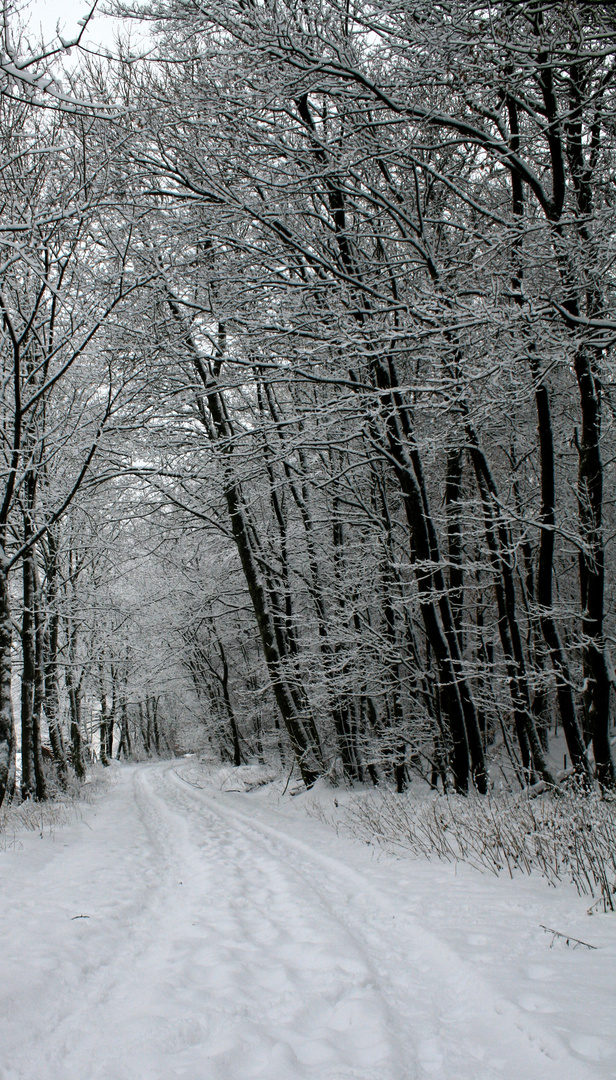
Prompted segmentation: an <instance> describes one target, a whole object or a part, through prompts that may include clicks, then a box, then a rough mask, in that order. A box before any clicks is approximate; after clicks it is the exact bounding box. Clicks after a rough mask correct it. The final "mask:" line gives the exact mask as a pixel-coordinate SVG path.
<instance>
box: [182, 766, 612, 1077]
mask: <svg viewBox="0 0 616 1080" xmlns="http://www.w3.org/2000/svg"><path fill="white" fill-rule="evenodd" d="M189 770H190V766H187V767H185V768H184V770H183V771H189ZM165 776H166V777H168V778H171V779H173V781H174V782H175V784H176V787H178V789H181V788H184V790H185V791H186V784H190V785H191V787H192V788H193V789H194V790H195V791H196V793H197V795H198V797H199V799H200V801H202V803H203V804H204V805H207V806H208V808H209V809H210V811H211V812H213V813H215V814H216V815H218V816H219V817H220V818H222V819H223V820H226V821H227V822H229V823H234V824H235V826H236V828H237V829H239V830H241V831H243V833H244V835H245V836H246V837H247V838H251V840H252V842H253V843H258V844H260V845H261V847H262V848H264V849H266V850H268V851H269V852H270V853H271V855H273V857H274V858H277V859H278V860H280V861H284V862H285V863H287V864H292V865H294V866H295V870H296V873H297V874H298V875H299V876H300V877H303V879H304V880H305V881H306V884H307V885H308V886H309V887H310V888H311V889H312V890H313V891H314V893H315V894H316V895H317V896H318V897H320V899H321V902H322V903H323V904H324V905H325V906H326V907H327V908H328V910H329V911H330V912H331V914H332V916H333V917H335V918H338V919H339V920H340V921H341V922H342V923H343V925H345V926H346V927H347V928H348V930H350V931H351V932H352V933H353V934H354V936H355V940H361V941H362V942H363V945H362V948H363V950H364V952H365V954H366V955H367V956H368V957H370V956H371V957H372V964H373V967H375V968H377V969H378V970H379V971H380V985H381V992H382V993H383V996H384V997H385V999H386V1000H387V1002H388V1004H389V1007H390V1012H391V1013H392V1014H393V1015H394V1016H396V1017H397V1018H398V1023H397V1027H398V1028H399V1029H401V1030H404V1029H406V1032H407V1033H408V1036H407V1039H406V1040H405V1041H406V1043H407V1047H406V1053H407V1060H411V1059H412V1058H415V1060H416V1063H417V1065H416V1070H417V1075H418V1076H419V1077H422V1078H423V1077H425V1078H426V1080H428V1078H430V1080H466V1078H468V1080H521V1077H522V1076H523V1077H524V1080H552V1078H553V1080H557V1078H558V1080H592V1078H593V1077H597V1076H598V1075H599V1074H598V1073H597V1072H596V1071H595V1070H594V1069H593V1067H592V1066H590V1065H588V1064H582V1063H581V1062H580V1060H579V1059H578V1058H574V1057H572V1056H571V1054H570V1053H569V1051H568V1048H567V1047H566V1045H565V1044H564V1043H563V1042H562V1041H561V1040H559V1038H558V1037H557V1036H555V1035H553V1034H552V1033H551V1032H547V1031H546V1030H545V1028H543V1027H542V1026H541V1024H540V1023H538V1022H535V1021H534V1020H533V1019H531V1018H529V1017H528V1016H527V1015H525V1014H524V1013H523V1012H522V1011H521V1010H520V1009H519V1008H518V1006H517V1005H515V1004H513V1003H512V1002H511V1001H510V1000H508V999H506V998H504V997H502V996H497V995H495V993H494V990H493V989H492V987H491V986H490V984H489V982H488V981H486V980H485V979H484V978H483V977H482V976H481V975H479V974H478V973H477V972H476V970H474V969H473V968H471V966H470V965H469V964H468V963H465V962H464V961H462V960H461V958H460V957H459V956H458V955H457V954H456V953H455V952H454V951H453V950H452V949H451V948H449V947H448V946H447V945H445V944H444V943H443V942H441V941H439V940H438V938H436V937H435V936H434V934H432V933H430V932H429V931H427V930H426V929H425V928H424V927H422V926H420V925H419V924H418V923H417V921H416V920H415V919H413V918H412V917H411V916H409V915H405V913H404V908H403V906H401V905H400V904H399V903H398V905H395V901H394V903H393V904H392V899H391V898H387V897H385V896H384V895H383V894H382V893H381V892H380V891H379V890H378V889H377V888H375V887H374V886H371V885H370V883H369V881H368V880H367V879H366V877H365V876H364V875H362V874H360V873H358V872H357V870H355V869H352V868H351V867H349V866H346V865H344V864H343V863H342V862H341V861H339V860H337V859H334V858H332V857H330V856H327V855H324V854H322V853H321V852H318V851H315V850H314V848H312V847H311V846H310V845H309V844H307V843H305V842H304V841H302V840H298V839H297V838H295V837H292V836H289V835H288V833H285V832H284V831H282V830H281V829H280V828H274V827H272V826H271V825H269V824H267V822H265V821H263V820H262V818H261V817H260V816H259V808H258V805H255V806H253V807H252V808H251V810H253V811H254V813H253V814H252V816H251V817H248V816H247V815H246V814H245V813H244V812H243V811H242V810H238V809H237V807H234V808H233V809H231V808H230V807H229V806H228V805H227V804H226V803H225V804H224V805H222V804H221V799H220V798H219V797H217V796H216V795H213V794H209V793H208V792H207V791H206V790H205V789H204V788H202V787H201V786H200V785H198V784H197V785H195V784H193V783H191V781H190V780H188V779H187V778H186V777H185V776H182V766H180V767H179V768H178V766H177V765H175V766H174V767H172V768H171V769H169V768H168V769H167V770H166V773H165ZM225 798H226V796H225ZM307 865H309V866H310V867H311V868H312V869H311V870H310V871H309V870H307ZM394 923H395V928H394V927H393V925H392V924H394ZM403 950H408V953H409V954H408V959H406V960H405V959H403V958H401V956H400V953H401V951H403ZM581 1069H583V1070H584V1072H583V1073H582V1072H581V1071H580V1070H581ZM409 1075H413V1073H409Z"/></svg>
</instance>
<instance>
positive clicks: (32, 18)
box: [22, 0, 121, 49]
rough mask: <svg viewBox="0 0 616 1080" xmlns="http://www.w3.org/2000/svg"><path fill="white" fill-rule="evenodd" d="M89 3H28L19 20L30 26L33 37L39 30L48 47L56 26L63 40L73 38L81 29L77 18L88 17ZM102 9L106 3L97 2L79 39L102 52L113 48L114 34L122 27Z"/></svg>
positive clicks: (53, 0)
mask: <svg viewBox="0 0 616 1080" xmlns="http://www.w3.org/2000/svg"><path fill="white" fill-rule="evenodd" d="M92 3H93V0H30V3H29V5H28V6H27V8H26V9H25V10H24V11H23V15H22V17H23V19H24V21H27V22H28V23H29V27H30V31H31V33H32V34H34V35H35V36H37V37H38V35H39V34H40V32H41V30H42V33H43V36H44V38H45V42H46V43H47V44H51V43H52V41H53V40H54V39H55V38H56V35H57V29H58V27H59V31H60V34H61V35H62V37H63V38H64V39H65V40H66V39H69V38H75V37H76V36H77V34H78V33H79V30H80V27H79V25H78V23H79V19H82V18H83V17H84V16H85V15H87V14H88V12H89V11H90V10H91V8H92ZM105 6H106V5H105V0H99V6H98V7H97V10H96V12H95V14H94V18H93V19H92V20H91V21H90V23H89V24H88V27H87V30H86V33H85V34H84V37H83V38H82V44H85V45H87V47H88V48H91V49H96V47H97V46H102V47H103V48H104V49H112V48H113V43H114V38H115V34H116V32H117V30H118V27H119V26H120V25H121V20H119V19H114V18H112V17H111V16H108V15H104V14H103V13H102V11H103V8H104V7H105ZM99 8H100V11H99Z"/></svg>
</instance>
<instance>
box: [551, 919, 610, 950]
mask: <svg viewBox="0 0 616 1080" xmlns="http://www.w3.org/2000/svg"><path fill="white" fill-rule="evenodd" d="M539 926H540V927H541V929H542V930H545V932H546V934H552V935H553V937H552V942H551V944H550V948H552V945H553V944H554V942H555V941H556V938H563V940H564V941H566V942H567V945H570V944H571V942H572V941H573V942H575V944H574V946H573V948H574V949H577V947H578V945H583V946H584V948H585V949H596V948H597V946H596V945H589V944H588V942H587V941H580V939H579V938H576V937H571V934H561V932H560V930H552V927H551V926H544V925H543V923H539Z"/></svg>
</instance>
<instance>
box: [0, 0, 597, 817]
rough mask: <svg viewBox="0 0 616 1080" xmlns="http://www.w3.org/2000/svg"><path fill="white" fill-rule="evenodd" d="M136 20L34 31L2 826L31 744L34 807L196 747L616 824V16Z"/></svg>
mask: <svg viewBox="0 0 616 1080" xmlns="http://www.w3.org/2000/svg"><path fill="white" fill-rule="evenodd" d="M124 17H125V20H126V24H127V27H128V28H129V29H130V26H131V25H132V24H133V23H135V22H136V23H137V24H140V23H145V24H146V29H147V32H148V35H149V39H148V40H149V41H150V42H151V45H150V47H149V49H145V50H142V54H141V55H140V56H139V55H136V56H135V55H133V54H132V53H131V52H130V38H129V37H128V36H127V37H125V40H124V45H123V46H121V47H120V51H119V53H117V54H116V56H115V58H105V57H101V56H100V55H96V54H92V53H91V52H89V51H88V50H84V53H83V55H82V56H81V58H80V59H79V62H78V63H77V64H75V63H73V64H72V65H69V66H65V68H64V70H63V69H62V67H61V59H62V54H63V53H64V52H65V50H64V49H63V48H59V47H57V43H56V48H51V47H48V48H47V49H45V48H42V49H39V51H38V52H37V49H36V45H35V44H34V43H33V42H32V40H31V38H30V37H29V36H28V33H27V30H26V29H24V27H23V26H21V25H20V17H19V14H18V13H17V12H14V11H11V9H10V7H6V9H5V25H4V41H3V58H2V80H3V81H2V97H1V102H0V110H1V112H0V139H1V142H2V150H1V155H2V169H1V172H0V186H1V206H2V216H1V232H0V245H1V248H2V252H1V254H2V265H1V270H0V274H1V279H0V307H1V313H0V314H1V320H2V337H1V349H2V354H1V355H2V360H1V362H2V390H1V393H2V420H1V423H2V491H1V492H0V495H1V507H0V532H1V537H0V539H1V550H2V558H1V567H0V587H1V602H0V603H1V620H2V621H1V624H0V672H1V678H0V793H1V794H2V795H3V796H6V795H7V794H11V793H12V792H13V790H14V787H15V776H16V769H15V760H16V746H17V738H16V734H15V726H14V721H13V713H19V712H20V714H21V715H20V726H21V738H20V741H19V742H20V747H21V771H20V781H19V787H20V791H21V795H22V796H23V797H27V796H36V797H37V798H39V799H42V798H45V794H46V785H47V784H48V776H49V773H50V770H49V767H48V765H47V764H46V760H45V759H46V758H50V759H52V761H53V763H54V765H55V771H56V773H57V777H58V780H59V782H60V783H61V784H62V783H63V782H64V783H66V778H67V774H68V770H74V772H75V773H76V774H77V776H78V777H79V776H82V775H83V772H84V768H85V760H86V759H87V757H88V756H89V757H92V756H94V755H95V756H97V757H98V756H100V760H101V761H102V762H103V763H104V762H105V761H106V760H107V759H108V758H109V757H110V756H111V754H112V753H114V754H116V753H119V754H121V755H125V756H126V757H130V756H131V755H132V754H135V753H138V754H140V755H144V754H145V755H147V754H148V753H151V752H156V753H161V754H168V753H169V752H173V751H174V749H175V748H176V745H177V746H181V745H182V727H183V725H185V724H186V723H191V724H193V725H194V724H196V725H200V726H201V727H202V728H203V729H204V730H205V733H206V737H207V740H208V742H209V745H210V747H211V749H212V751H213V752H214V753H215V754H217V755H219V756H220V758H221V759H222V760H223V761H226V760H229V761H232V762H234V763H235V765H240V764H241V763H243V762H247V761H249V760H252V759H254V758H258V759H261V760H263V759H264V758H265V757H267V758H271V757H275V756H278V758H279V759H280V761H281V763H282V764H283V765H284V766H287V767H288V766H289V765H290V764H291V763H292V761H293V760H295V762H296V765H297V768H298V770H299V771H300V772H301V776H302V778H303V780H304V781H305V783H306V784H307V785H308V786H309V785H311V784H312V783H313V782H314V781H315V779H316V778H317V777H319V776H321V775H322V774H324V773H327V772H328V771H330V772H331V771H332V770H336V771H337V773H338V774H339V775H340V776H344V777H346V778H347V779H348V780H351V781H365V782H369V783H373V784H375V785H378V784H379V783H381V782H385V783H388V784H394V785H395V787H396V788H397V790H398V791H403V790H404V789H405V787H406V786H407V784H408V783H409V781H411V780H412V778H413V777H414V776H420V777H423V778H424V779H425V780H427V781H428V783H429V784H430V785H431V786H432V787H433V788H435V789H438V790H444V791H457V792H461V793H464V792H467V791H469V790H471V789H476V791H478V792H479V793H485V792H486V790H487V788H488V785H489V783H490V777H491V770H492V771H493V766H494V763H495V762H498V766H499V767H498V770H497V772H498V777H499V779H500V781H503V777H504V778H505V780H506V783H507V785H508V786H509V787H517V788H518V789H519V788H520V787H525V786H527V785H528V784H529V783H530V784H534V783H537V782H541V781H543V782H545V783H546V784H549V785H551V784H554V783H555V782H556V779H557V777H556V773H555V771H554V769H555V766H554V764H553V763H551V762H550V760H549V748H550V738H551V737H552V736H553V735H554V734H555V733H558V732H561V733H562V734H563V735H564V739H565V744H564V746H565V750H566V756H565V758H564V760H559V761H558V762H557V763H556V768H557V769H560V770H561V771H565V772H569V771H570V770H574V772H575V773H576V775H577V776H578V777H579V780H580V782H581V783H582V784H585V785H587V786H590V785H592V784H593V783H598V784H599V785H600V786H601V787H602V788H603V789H612V788H613V786H614V765H613V760H612V754H611V750H610V735H611V733H612V731H613V726H614V711H613V702H612V701H611V698H614V697H615V696H616V695H614V693H613V691H612V689H611V688H612V684H613V682H614V670H613V666H612V660H611V650H612V643H613V640H614V631H615V623H614V599H615V591H614V545H613V540H614V525H615V517H614V494H615V491H614V446H615V444H614V440H613V430H614V408H615V404H616V403H615V402H613V401H612V396H613V393H614V366H613V365H614V343H615V342H616V316H615V314H614V262H613V261H614V255H615V246H614V245H615V241H614V214H615V200H616V191H615V188H614V180H615V163H616V159H615V156H614V155H615V148H616V63H615V51H616V20H615V17H614V11H613V10H612V7H611V5H607V4H597V3H586V4H584V3H544V2H541V0H529V2H524V3H515V4H510V3H490V4H485V3H474V2H469V0H460V2H458V0H447V2H444V3H430V4H424V3H419V2H415V0H408V2H395V3H391V2H389V0H377V2H373V3H364V2H363V0H358V3H357V4H354V5H349V4H348V3H343V4H341V5H339V4H338V3H337V2H336V0H318V2H317V0H315V2H313V0H306V2H305V3H303V4H297V3H295V2H291V3H289V4H288V5H285V3H280V2H278V0H277V2H275V3H274V2H272V3H270V2H269V0H267V2H266V0H264V2H262V3H261V2H260V3H245V2H243V0H237V3H236V2H235V0H224V2H223V3H216V2H209V0H208V3H203V4H202V3H199V2H197V0H195V2H193V0H182V2H169V3H166V2H163V3H160V4H156V3H154V4H151V5H149V6H146V7H140V8H139V9H138V10H135V11H131V10H130V9H126V10H125V12H124ZM69 44H70V43H69ZM73 44H74V43H73ZM58 54H59V55H58ZM16 688H17V689H16ZM13 698H14V699H15V705H13ZM563 766H564V770H563ZM492 779H494V776H493V777H492Z"/></svg>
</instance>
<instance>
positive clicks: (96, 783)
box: [0, 769, 109, 851]
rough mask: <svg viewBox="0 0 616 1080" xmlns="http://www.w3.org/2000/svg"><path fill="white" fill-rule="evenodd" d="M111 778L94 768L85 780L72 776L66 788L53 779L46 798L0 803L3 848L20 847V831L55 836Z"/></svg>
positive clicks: (0, 828)
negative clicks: (81, 780)
mask: <svg viewBox="0 0 616 1080" xmlns="http://www.w3.org/2000/svg"><path fill="white" fill-rule="evenodd" d="M50 779H51V774H50ZM108 782H109V781H108V780H107V777H106V776H105V775H104V774H103V773H102V772H101V770H100V769H94V770H92V774H91V775H89V776H88V779H87V781H86V782H85V783H83V782H80V781H78V780H76V779H75V778H74V777H72V778H70V779H69V785H68V788H67V790H64V791H62V790H61V789H60V788H59V787H58V786H57V784H53V783H51V782H50V784H49V793H50V798H48V799H46V800H45V801H44V802H39V801H37V800H35V799H26V800H25V801H24V802H18V801H17V800H13V801H11V802H8V803H4V804H3V805H2V807H0V851H8V850H10V849H11V848H17V847H19V846H20V841H19V835H20V833H26V832H35V833H38V834H39V836H41V837H44V836H50V837H53V836H54V834H55V831H56V829H57V828H60V827H61V826H63V825H68V824H69V823H70V822H73V821H77V820H79V819H80V818H81V806H82V805H83V803H84V802H85V803H92V802H94V801H95V800H96V798H97V797H98V796H99V795H100V794H101V791H102V790H103V789H104V788H105V787H106V786H107V784H108Z"/></svg>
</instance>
